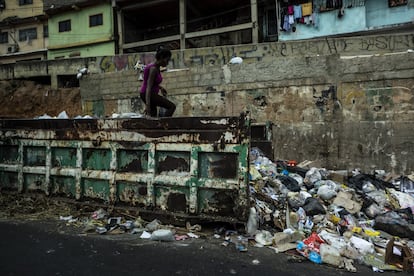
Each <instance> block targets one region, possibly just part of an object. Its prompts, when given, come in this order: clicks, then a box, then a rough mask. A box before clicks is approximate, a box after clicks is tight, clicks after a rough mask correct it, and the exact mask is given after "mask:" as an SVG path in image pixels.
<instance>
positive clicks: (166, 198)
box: [154, 184, 190, 213]
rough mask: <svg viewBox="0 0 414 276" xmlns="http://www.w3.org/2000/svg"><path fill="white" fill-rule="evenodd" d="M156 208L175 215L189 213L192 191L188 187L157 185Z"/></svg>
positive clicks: (155, 190) (155, 189)
mask: <svg viewBox="0 0 414 276" xmlns="http://www.w3.org/2000/svg"><path fill="white" fill-rule="evenodd" d="M154 192H155V206H156V207H157V208H160V209H162V210H163V209H164V210H166V211H169V212H174V213H186V212H188V210H189V208H190V206H189V204H188V203H189V199H190V191H189V188H188V187H182V186H163V185H157V184H155V188H154Z"/></svg>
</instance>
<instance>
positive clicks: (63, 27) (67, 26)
mask: <svg viewBox="0 0 414 276" xmlns="http://www.w3.org/2000/svg"><path fill="white" fill-rule="evenodd" d="M71 30H72V27H71V22H70V20H65V21H60V22H59V33H62V32H70V31H71Z"/></svg>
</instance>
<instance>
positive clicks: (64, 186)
mask: <svg viewBox="0 0 414 276" xmlns="http://www.w3.org/2000/svg"><path fill="white" fill-rule="evenodd" d="M50 188H51V194H52V195H57V196H66V197H70V198H75V197H76V181H75V178H73V177H69V176H55V175H52V176H51V177H50Z"/></svg>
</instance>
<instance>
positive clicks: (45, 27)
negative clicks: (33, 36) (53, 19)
mask: <svg viewBox="0 0 414 276" xmlns="http://www.w3.org/2000/svg"><path fill="white" fill-rule="evenodd" d="M43 37H49V27H48V26H47V25H44V26H43Z"/></svg>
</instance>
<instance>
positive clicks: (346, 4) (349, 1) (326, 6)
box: [313, 0, 366, 11]
mask: <svg viewBox="0 0 414 276" xmlns="http://www.w3.org/2000/svg"><path fill="white" fill-rule="evenodd" d="M365 2H366V0H313V5H314V8H315V9H316V10H317V11H328V10H334V9H341V8H352V7H363V6H365Z"/></svg>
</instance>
